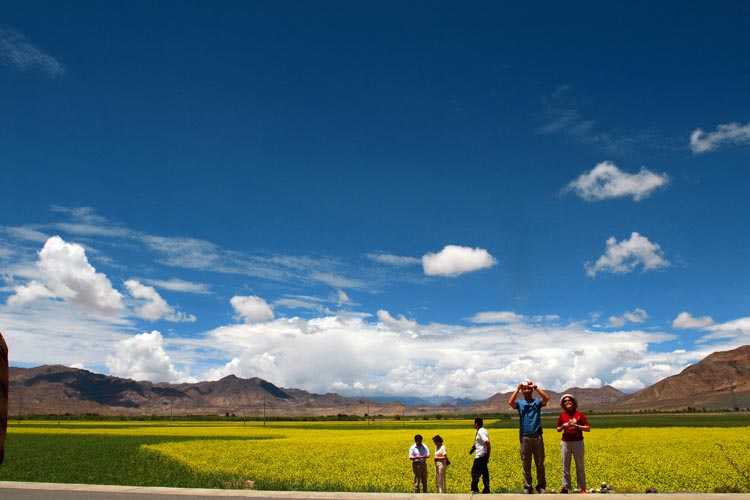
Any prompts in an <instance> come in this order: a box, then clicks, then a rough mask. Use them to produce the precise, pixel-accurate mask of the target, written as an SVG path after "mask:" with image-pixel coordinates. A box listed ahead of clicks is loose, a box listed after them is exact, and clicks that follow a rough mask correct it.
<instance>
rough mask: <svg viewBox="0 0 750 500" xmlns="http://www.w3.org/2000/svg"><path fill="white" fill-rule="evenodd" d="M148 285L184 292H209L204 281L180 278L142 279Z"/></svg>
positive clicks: (208, 287)
mask: <svg viewBox="0 0 750 500" xmlns="http://www.w3.org/2000/svg"><path fill="white" fill-rule="evenodd" d="M144 281H145V282H146V283H148V284H149V285H154V286H156V287H159V288H163V289H164V290H170V291H172V292H184V293H198V294H208V293H211V292H210V288H211V287H210V286H209V285H207V284H205V283H191V282H189V281H185V280H181V279H171V280H154V279H148V280H144Z"/></svg>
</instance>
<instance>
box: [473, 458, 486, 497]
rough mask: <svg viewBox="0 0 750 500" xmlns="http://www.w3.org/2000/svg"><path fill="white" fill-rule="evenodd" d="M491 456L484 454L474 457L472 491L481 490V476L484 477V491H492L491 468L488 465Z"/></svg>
mask: <svg viewBox="0 0 750 500" xmlns="http://www.w3.org/2000/svg"><path fill="white" fill-rule="evenodd" d="M489 459H490V457H489V456H488V455H483V456H481V457H477V458H475V459H474V463H473V464H472V465H471V491H479V477H480V476H481V477H482V485H483V486H484V489H483V490H482V493H489V492H490V470H489V468H488V467H487V463H488V462H489Z"/></svg>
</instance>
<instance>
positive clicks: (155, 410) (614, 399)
mask: <svg viewBox="0 0 750 500" xmlns="http://www.w3.org/2000/svg"><path fill="white" fill-rule="evenodd" d="M547 392H548V394H549V395H550V403H549V405H548V407H549V408H550V411H552V410H553V409H554V410H555V411H556V410H557V408H558V407H559V398H560V396H561V395H562V394H563V393H572V394H574V395H575V396H576V398H577V399H578V401H579V405H580V407H581V408H582V409H586V410H588V411H636V410H684V409H687V408H696V409H720V408H747V407H750V346H742V347H739V348H737V349H734V350H732V351H725V352H716V353H713V354H711V355H709V356H707V357H706V358H705V359H703V360H702V361H700V362H698V363H696V364H694V365H690V366H688V367H687V368H685V370H683V371H682V372H681V373H679V374H677V375H673V376H671V377H668V378H666V379H664V380H662V381H660V382H657V383H656V384H654V385H652V386H650V387H647V388H645V389H643V390H641V391H638V392H636V393H634V394H630V395H628V394H625V393H623V392H621V391H619V390H617V389H615V388H614V387H611V386H604V387H601V388H575V387H574V388H570V389H566V390H565V391H563V392H561V393H558V392H555V391H551V390H548V391H547ZM510 394H511V393H509V392H508V393H502V394H501V393H497V394H494V395H493V396H491V397H490V398H487V399H484V400H477V401H474V400H468V399H458V398H437V399H434V400H432V399H429V398H412V397H404V398H390V397H372V398H350V397H345V396H341V395H338V394H335V393H328V394H312V393H309V392H307V391H304V390H301V389H286V388H280V387H277V386H276V385H274V384H272V383H271V382H268V381H266V380H263V379H261V378H258V377H253V378H249V379H242V378H238V377H236V376H234V375H229V376H227V377H224V378H222V379H221V380H216V381H205V382H198V383H181V384H168V383H158V384H154V383H152V382H147V381H140V382H139V381H134V380H130V379H123V378H118V377H112V376H109V375H101V374H97V373H93V372H90V371H88V370H81V369H77V368H70V367H67V366H62V365H45V366H39V367H35V368H18V367H11V368H10V394H9V396H10V401H9V411H10V414H11V415H18V414H38V415H42V414H66V413H69V414H87V413H89V414H99V415H113V416H114V415H122V416H135V415H225V414H234V415H244V416H251V417H259V416H270V417H273V416H288V417H299V416H331V415H357V416H364V415H384V416H395V415H420V414H438V413H442V414H467V415H469V414H476V413H504V412H510V411H511V410H510V408H509V407H508V398H509V397H510Z"/></svg>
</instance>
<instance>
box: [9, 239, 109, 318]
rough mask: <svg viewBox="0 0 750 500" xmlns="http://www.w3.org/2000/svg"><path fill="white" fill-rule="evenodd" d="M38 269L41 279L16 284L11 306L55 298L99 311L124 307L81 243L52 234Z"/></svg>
mask: <svg viewBox="0 0 750 500" xmlns="http://www.w3.org/2000/svg"><path fill="white" fill-rule="evenodd" d="M36 268H37V274H38V280H36V281H32V282H31V283H29V284H26V285H20V286H17V287H16V292H15V294H14V295H12V296H10V297H9V298H8V304H9V305H14V306H19V305H23V304H25V303H28V302H30V301H33V300H38V299H41V298H55V299H61V300H64V301H66V302H70V303H73V304H76V305H78V306H81V307H83V308H85V309H87V310H90V311H92V312H96V313H103V314H113V313H117V312H119V311H120V310H122V308H123V304H122V295H121V294H120V292H118V291H117V290H115V289H114V288H112V283H110V281H109V279H107V277H106V276H105V275H104V274H102V273H98V272H96V269H94V267H93V266H91V264H89V262H88V259H87V258H86V252H85V250H84V248H83V247H82V246H81V245H78V244H75V243H66V242H65V241H64V240H63V239H62V238H60V237H59V236H53V237H52V238H50V239H48V240H47V242H46V243H45V244H44V247H43V248H42V250H41V251H40V252H39V259H38V261H37V263H36Z"/></svg>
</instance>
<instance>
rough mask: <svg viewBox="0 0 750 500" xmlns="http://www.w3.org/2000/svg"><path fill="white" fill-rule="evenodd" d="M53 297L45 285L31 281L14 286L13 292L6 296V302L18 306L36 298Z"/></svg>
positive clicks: (11, 305)
mask: <svg viewBox="0 0 750 500" xmlns="http://www.w3.org/2000/svg"><path fill="white" fill-rule="evenodd" d="M53 297H54V295H53V294H52V292H50V291H49V289H47V287H46V286H44V285H42V284H41V283H37V282H36V281H32V282H31V283H29V284H28V285H18V286H16V287H14V293H13V295H11V296H10V297H8V301H7V304H8V305H9V306H10V307H19V306H23V305H24V304H27V303H29V302H33V301H35V300H38V299H51V298H53Z"/></svg>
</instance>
